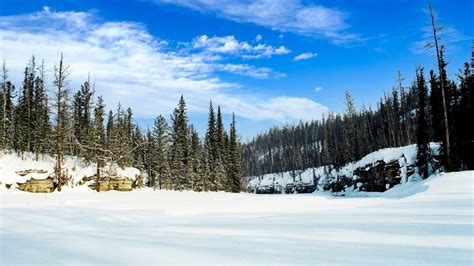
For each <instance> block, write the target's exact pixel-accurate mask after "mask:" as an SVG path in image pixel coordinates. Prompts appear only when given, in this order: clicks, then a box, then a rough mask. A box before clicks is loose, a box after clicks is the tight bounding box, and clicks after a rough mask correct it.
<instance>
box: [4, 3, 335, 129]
mask: <svg viewBox="0 0 474 266" xmlns="http://www.w3.org/2000/svg"><path fill="white" fill-rule="evenodd" d="M0 36H2V41H1V42H0V51H1V57H3V58H4V59H5V60H6V62H7V66H8V68H9V69H10V77H11V78H12V80H13V81H15V82H16V83H17V84H19V83H20V82H21V80H22V77H21V73H22V71H23V68H24V66H25V64H26V62H27V61H28V59H29V57H30V56H31V55H33V54H34V55H36V56H37V58H40V59H41V58H45V59H46V66H47V67H48V68H49V69H52V66H53V65H54V64H56V63H57V60H58V59H59V54H60V53H61V52H62V53H64V55H65V62H66V63H67V64H69V65H71V70H72V73H71V76H70V79H71V81H72V83H71V89H74V88H78V87H79V84H80V82H81V81H83V80H84V79H86V78H87V75H88V73H89V72H90V73H91V76H92V79H93V80H94V82H95V88H96V92H97V94H99V95H100V94H102V95H105V96H106V97H105V99H106V101H107V102H106V104H107V105H108V108H114V107H115V105H116V104H117V103H118V102H119V101H120V102H121V103H122V104H123V105H124V106H130V107H132V108H133V109H134V112H135V115H136V116H137V117H140V118H151V117H154V116H156V115H157V114H158V113H161V114H168V113H170V111H171V110H172V109H173V108H174V107H175V104H176V100H177V99H178V97H179V95H180V94H184V95H185V97H186V100H187V103H188V108H189V110H190V111H191V112H193V113H202V114H205V113H206V112H207V104H208V101H209V99H213V101H214V102H215V103H216V104H220V105H221V106H222V107H223V111H225V112H232V111H235V112H236V114H237V115H239V116H241V117H245V118H248V119H253V120H262V119H273V120H279V121H280V120H286V119H288V120H292V119H317V118H320V117H318V115H319V114H320V113H321V112H323V111H325V110H326V109H327V108H326V107H324V106H322V105H320V104H318V103H315V102H313V101H311V100H309V99H305V98H289V97H283V96H282V97H276V98H269V97H264V96H261V95H256V94H251V95H248V94H246V95H243V94H242V93H241V91H242V90H241V88H242V85H241V84H239V83H236V82H228V81H225V80H222V79H221V78H219V76H218V75H217V73H219V72H229V73H233V74H237V75H244V76H249V77H250V78H260V79H265V78H271V77H277V78H278V77H284V74H282V73H278V72H276V71H274V70H272V69H270V68H265V67H256V66H253V65H250V64H232V63H227V62H226V61H225V60H223V58H216V56H214V55H212V54H206V53H202V52H197V53H193V52H183V51H182V50H181V48H177V47H172V46H170V45H169V44H168V41H166V40H161V39H159V38H157V37H155V36H152V35H151V34H150V33H148V31H147V30H146V28H145V27H144V26H143V25H141V24H139V23H134V22H107V21H105V22H104V21H102V20H101V19H100V18H98V17H97V14H94V13H90V12H74V11H70V12H55V11H52V10H50V9H49V8H44V9H43V10H42V11H39V12H34V13H31V14H25V15H18V16H7V17H5V16H4V17H0ZM238 43H241V42H238ZM252 47H256V45H254V46H252ZM252 49H253V48H252ZM276 50H277V48H272V49H271V51H272V52H271V53H277V51H276ZM259 51H260V50H259ZM263 51H264V52H262V53H265V51H267V50H265V49H263ZM260 52H261V51H260ZM247 53H248V52H247ZM255 54H258V53H254V54H253V55H255ZM250 55H252V54H250ZM3 58H2V59H3ZM47 78H48V80H49V81H47V82H48V84H52V73H49V75H48V77H47ZM303 106H304V107H305V108H307V106H311V107H312V108H314V109H313V110H314V112H313V113H312V115H308V113H307V112H305V111H303V110H302V109H305V108H303ZM305 110H306V109H305Z"/></svg>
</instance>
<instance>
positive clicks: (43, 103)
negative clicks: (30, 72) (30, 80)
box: [32, 61, 52, 158]
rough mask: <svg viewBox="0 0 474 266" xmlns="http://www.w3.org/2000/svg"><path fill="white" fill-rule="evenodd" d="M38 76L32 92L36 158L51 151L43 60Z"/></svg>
mask: <svg viewBox="0 0 474 266" xmlns="http://www.w3.org/2000/svg"><path fill="white" fill-rule="evenodd" d="M39 70H40V76H38V77H37V78H36V80H35V86H34V93H33V108H32V109H33V123H34V125H35V130H34V135H33V139H34V145H33V146H34V149H33V151H34V153H35V155H36V158H38V156H39V155H40V154H45V153H49V152H50V151H51V148H50V146H51V130H52V129H51V123H50V117H49V115H50V112H51V111H50V109H49V105H48V95H47V92H46V88H45V82H44V76H45V69H44V61H43V62H42V64H41V66H40V69H39Z"/></svg>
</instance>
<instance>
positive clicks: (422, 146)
mask: <svg viewBox="0 0 474 266" xmlns="http://www.w3.org/2000/svg"><path fill="white" fill-rule="evenodd" d="M416 85H417V90H418V109H417V113H416V120H417V128H416V143H417V156H416V159H417V162H416V165H417V167H418V172H419V174H420V175H421V177H422V178H427V177H428V164H429V160H430V147H429V139H428V130H427V129H428V123H427V118H426V94H427V88H426V85H425V78H424V76H423V68H420V69H418V70H417V74H416Z"/></svg>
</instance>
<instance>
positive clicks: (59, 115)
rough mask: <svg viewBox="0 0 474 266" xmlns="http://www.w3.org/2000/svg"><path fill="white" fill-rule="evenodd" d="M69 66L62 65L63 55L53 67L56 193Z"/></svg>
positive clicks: (63, 134)
mask: <svg viewBox="0 0 474 266" xmlns="http://www.w3.org/2000/svg"><path fill="white" fill-rule="evenodd" d="M70 73H71V72H70V70H69V66H64V65H63V54H62V53H61V60H60V61H59V66H55V67H54V78H55V80H54V85H55V87H56V94H55V105H56V132H55V145H56V147H55V153H56V176H57V178H58V191H61V186H62V161H63V159H64V152H65V146H66V141H67V134H68V133H67V131H68V128H67V123H68V122H67V97H68V88H67V86H68V81H67V77H68V76H69V74H70Z"/></svg>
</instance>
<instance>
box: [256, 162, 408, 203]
mask: <svg viewBox="0 0 474 266" xmlns="http://www.w3.org/2000/svg"><path fill="white" fill-rule="evenodd" d="M414 172H415V166H414V165H412V164H408V163H407V164H401V163H400V162H399V159H394V160H391V161H388V162H385V161H384V160H378V161H375V162H373V163H370V164H367V165H364V166H360V167H357V168H355V169H353V170H352V171H350V172H348V171H339V172H338V171H333V172H332V173H326V174H323V175H321V176H318V177H317V178H314V179H313V180H314V182H293V183H289V184H286V186H285V187H282V186H281V185H280V184H278V182H273V184H268V183H266V184H265V185H261V184H257V185H256V186H255V187H253V188H250V190H249V192H254V193H257V194H281V193H286V194H291V193H312V192H314V191H315V190H319V189H320V190H324V191H332V192H343V191H346V190H348V189H350V190H353V189H354V190H355V189H357V190H359V191H366V192H383V191H386V190H387V189H390V188H392V187H394V186H395V185H397V184H400V183H401V182H402V178H407V177H409V176H411V175H413V174H414ZM324 175H325V176H324ZM319 180H322V182H318V181H319ZM405 181H406V180H405Z"/></svg>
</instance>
